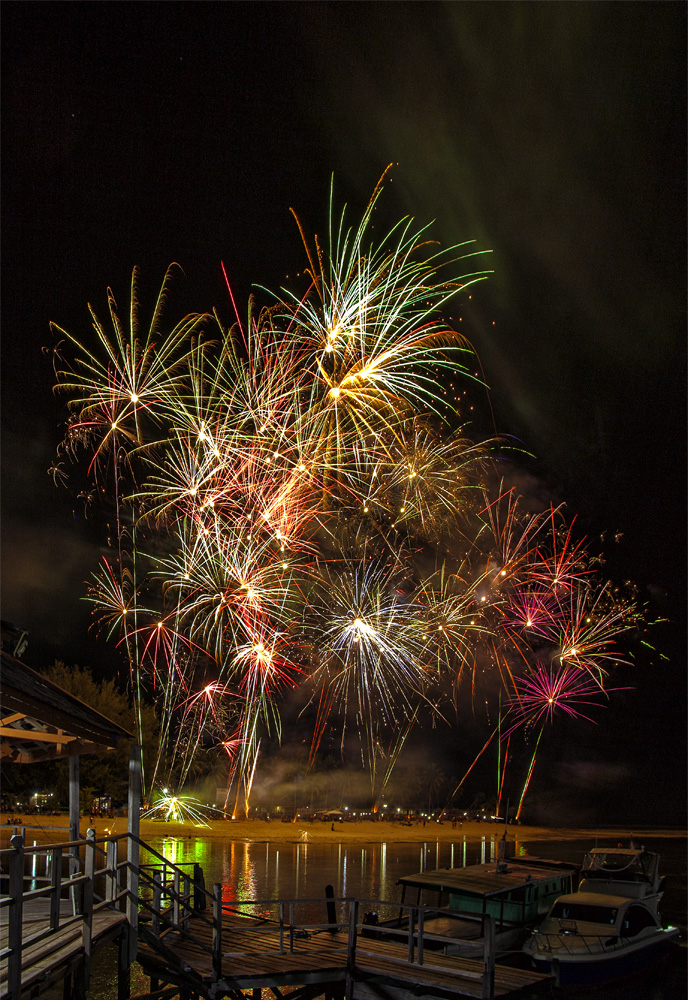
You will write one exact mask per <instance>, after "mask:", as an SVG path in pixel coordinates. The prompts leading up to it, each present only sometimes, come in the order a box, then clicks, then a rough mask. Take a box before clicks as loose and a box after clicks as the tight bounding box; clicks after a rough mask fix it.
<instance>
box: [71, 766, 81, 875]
mask: <svg viewBox="0 0 688 1000" xmlns="http://www.w3.org/2000/svg"><path fill="white" fill-rule="evenodd" d="M80 812H81V809H80V804H79V757H78V755H77V754H73V755H72V756H71V757H70V758H69V839H70V840H78V839H79V814H80ZM70 854H71V855H72V860H71V861H70V862H69V874H70V875H73V874H74V872H77V871H78V870H79V848H78V847H72V849H71V850H70Z"/></svg>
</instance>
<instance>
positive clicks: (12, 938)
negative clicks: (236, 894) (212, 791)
mask: <svg viewBox="0 0 688 1000" xmlns="http://www.w3.org/2000/svg"><path fill="white" fill-rule="evenodd" d="M141 850H145V851H146V854H147V856H148V858H149V859H151V860H149V861H148V862H147V863H146V864H139V860H138V859H139V852H140V851H141ZM37 855H40V856H41V858H42V860H43V862H44V867H45V872H44V874H43V875H41V876H37V875H36V874H35V872H36V870H37V864H36V862H37V860H38V859H37V857H36V856H37ZM120 857H122V858H123V860H119V858H120ZM0 861H1V862H2V872H3V884H2V893H1V894H0V1000H28V998H29V997H31V998H33V997H36V996H38V995H39V994H40V993H41V992H43V991H44V990H45V989H47V988H48V987H50V986H52V985H55V983H57V982H58V981H64V984H65V986H64V991H63V993H64V997H65V1000H84V998H85V997H86V996H87V992H88V987H89V977H90V967H91V959H92V956H93V954H94V953H95V952H96V951H97V950H98V949H99V948H101V947H102V946H103V945H105V944H108V943H111V942H113V941H116V942H117V943H118V950H117V976H116V979H117V994H118V1000H128V998H129V997H130V969H131V963H132V962H133V960H134V959H136V960H137V961H138V962H139V963H140V965H141V966H142V968H143V970H144V973H145V974H146V975H148V976H149V977H150V980H151V987H150V993H147V994H145V1000H167V998H169V997H171V996H174V995H176V994H179V995H180V996H181V997H182V998H183V1000H188V998H190V997H202V998H204V1000H222V998H224V997H228V998H230V1000H244V997H245V996H246V993H247V991H250V995H251V997H252V998H253V1000H256V998H257V997H258V991H259V990H263V989H267V990H269V991H270V992H271V993H272V995H273V996H274V998H275V1000H281V998H282V995H283V993H282V991H283V990H284V989H287V988H288V990H289V993H290V996H291V997H293V998H294V1000H314V998H315V997H317V996H324V997H325V998H326V1000H375V998H378V997H380V998H382V997H384V998H385V1000H412V998H417V997H422V996H427V997H439V998H447V1000H453V998H458V997H475V998H481V1000H489V998H493V997H505V996H517V995H518V994H519V993H521V992H522V991H524V990H526V989H527V990H529V991H530V992H533V991H534V990H535V989H536V988H537V987H538V986H540V985H543V984H544V985H547V984H548V982H549V977H546V976H542V975H539V974H538V973H534V972H530V971H526V970H520V969H512V968H507V967H504V966H500V965H497V964H496V963H495V954H494V921H493V920H492V918H491V917H489V916H485V917H484V920H485V942H486V943H485V947H484V955H483V959H482V960H481V961H476V960H471V959H464V958H459V957H457V956H452V955H446V954H443V953H442V951H440V950H431V949H432V946H433V944H434V945H435V946H438V945H439V946H441V945H442V944H443V943H446V942H444V939H442V938H440V937H438V936H437V935H430V934H427V933H426V932H425V930H424V910H423V907H422V906H420V907H419V906H417V905H416V906H411V905H409V906H406V907H404V909H406V910H407V911H408V922H407V926H408V930H407V931H405V932H402V934H401V935H400V932H399V929H398V928H395V929H392V928H389V929H388V928H385V927H384V926H379V927H375V928H374V931H373V932H372V935H371V927H370V926H369V925H368V924H366V922H365V920H364V919H361V918H362V915H363V911H364V908H365V909H371V908H377V907H379V906H381V905H384V903H382V902H381V901H377V900H357V899H348V898H347V899H340V900H335V899H333V898H332V897H331V896H329V897H327V898H326V897H325V896H323V898H322V899H318V900H313V899H311V900H291V901H284V900H282V901H274V900H253V901H250V902H249V901H247V902H246V903H242V904H238V906H240V907H244V908H246V909H247V911H248V912H247V913H240V912H237V907H235V908H234V910H233V911H232V912H229V911H228V907H226V906H224V905H223V901H222V886H220V885H219V884H218V885H215V886H214V887H213V890H212V892H209V891H208V890H207V889H206V888H205V886H204V884H203V878H202V873H201V872H200V869H199V866H198V865H194V864H190V865H175V864H172V863H171V862H169V861H167V860H166V859H165V858H164V857H163V856H162V855H160V854H158V853H157V852H156V851H155V850H153V848H151V847H150V846H148V845H146V844H143V843H142V842H141V841H140V840H139V838H138V837H137V836H135V835H133V834H131V833H127V834H121V835H119V836H116V837H111V838H101V839H100V840H98V839H96V837H95V834H94V832H93V831H89V835H88V836H87V837H86V838H85V839H82V840H79V841H70V842H68V843H62V844H53V845H48V846H47V847H46V846H41V847H33V848H31V847H26V846H25V844H24V837H23V836H17V835H15V836H14V837H12V838H11V842H10V847H9V848H6V849H5V850H3V851H1V852H0ZM27 870H29V871H32V872H33V874H26V872H27ZM256 908H259V910H260V912H261V913H266V912H268V911H270V912H272V913H274V914H277V916H275V917H273V918H267V917H265V916H261V917H256V916H251V915H250V914H251V913H252V912H255V911H256ZM315 912H317V913H319V914H321V915H322V918H323V919H322V922H320V923H313V922H312V915H313V913H315ZM309 915H310V919H309ZM400 937H401V940H400ZM113 973H114V970H113ZM114 978H115V977H114V975H113V979H114ZM141 1000H143V997H142V998H141Z"/></svg>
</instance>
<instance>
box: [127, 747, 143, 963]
mask: <svg viewBox="0 0 688 1000" xmlns="http://www.w3.org/2000/svg"><path fill="white" fill-rule="evenodd" d="M140 808H141V747H140V746H139V745H138V743H132V744H131V746H130V748H129V794H128V798H127V809H128V813H129V818H128V824H127V829H128V833H129V838H128V840H127V923H128V924H129V961H130V962H133V961H134V959H135V958H136V947H137V943H138V929H139V830H140Z"/></svg>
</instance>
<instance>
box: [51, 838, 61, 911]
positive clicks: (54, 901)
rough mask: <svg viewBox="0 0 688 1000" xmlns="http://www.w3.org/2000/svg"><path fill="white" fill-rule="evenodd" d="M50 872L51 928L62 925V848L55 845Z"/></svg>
mask: <svg viewBox="0 0 688 1000" xmlns="http://www.w3.org/2000/svg"><path fill="white" fill-rule="evenodd" d="M50 864H51V872H50V930H51V931H56V930H57V928H58V927H59V926H60V896H61V889H62V848H61V847H53V851H52V860H51V863H50Z"/></svg>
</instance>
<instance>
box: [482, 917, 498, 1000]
mask: <svg viewBox="0 0 688 1000" xmlns="http://www.w3.org/2000/svg"><path fill="white" fill-rule="evenodd" d="M483 942H484V944H483V949H484V950H483V992H482V1000H492V998H493V997H494V985H495V951H496V948H495V943H496V942H495V922H494V917H490V916H486V917H485V919H484V920H483Z"/></svg>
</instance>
